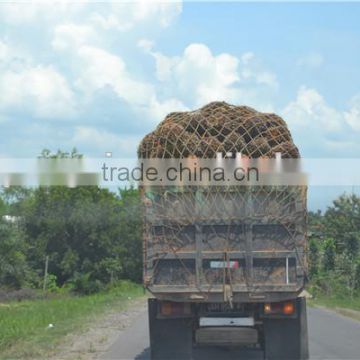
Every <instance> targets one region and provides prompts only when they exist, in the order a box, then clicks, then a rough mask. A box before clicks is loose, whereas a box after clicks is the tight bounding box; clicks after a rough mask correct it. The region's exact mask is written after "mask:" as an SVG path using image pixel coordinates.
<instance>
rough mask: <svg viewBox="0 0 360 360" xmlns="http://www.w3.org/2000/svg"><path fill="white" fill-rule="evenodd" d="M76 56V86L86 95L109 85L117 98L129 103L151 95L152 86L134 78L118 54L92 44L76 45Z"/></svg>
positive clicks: (141, 103) (143, 102) (138, 102)
mask: <svg viewBox="0 0 360 360" xmlns="http://www.w3.org/2000/svg"><path fill="white" fill-rule="evenodd" d="M77 56H78V58H77V59H76V60H77V61H79V68H78V75H79V77H78V80H77V85H78V86H79V87H80V88H81V89H82V91H83V92H85V93H88V94H89V95H90V94H92V93H93V92H94V91H95V90H98V89H102V88H104V87H106V86H109V87H111V88H112V89H113V90H114V92H115V93H116V94H117V95H118V96H119V97H120V98H122V99H124V100H125V101H127V102H129V103H131V104H133V105H138V106H144V105H146V104H148V103H149V101H150V99H151V98H152V96H153V94H154V90H153V88H152V86H151V85H150V84H147V83H145V82H142V81H138V80H136V79H134V78H133V77H132V76H131V75H130V73H129V72H128V71H127V69H126V65H125V62H124V61H123V60H122V58H121V57H119V56H116V55H114V54H111V53H109V52H107V51H105V50H103V49H100V48H96V47H92V46H82V47H80V48H79V50H78V52H77Z"/></svg>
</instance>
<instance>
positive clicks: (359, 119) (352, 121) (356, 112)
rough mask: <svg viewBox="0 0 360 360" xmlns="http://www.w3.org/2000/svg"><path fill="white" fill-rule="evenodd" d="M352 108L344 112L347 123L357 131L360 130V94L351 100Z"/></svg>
mask: <svg viewBox="0 0 360 360" xmlns="http://www.w3.org/2000/svg"><path fill="white" fill-rule="evenodd" d="M350 106H351V107H350V110H349V111H346V112H345V114H344V117H345V121H346V123H347V124H348V125H349V126H351V127H352V129H354V130H356V131H360V94H359V95H356V96H354V97H353V98H352V99H351V100H350Z"/></svg>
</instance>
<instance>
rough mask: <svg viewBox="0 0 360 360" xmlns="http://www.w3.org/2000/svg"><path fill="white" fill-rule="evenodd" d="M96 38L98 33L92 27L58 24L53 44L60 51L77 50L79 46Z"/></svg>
mask: <svg viewBox="0 0 360 360" xmlns="http://www.w3.org/2000/svg"><path fill="white" fill-rule="evenodd" d="M96 40H98V35H97V33H96V32H95V30H94V29H93V28H92V27H90V26H87V25H76V24H72V23H67V24H62V25H58V26H56V28H55V31H54V38H53V40H52V43H51V44H52V47H53V48H54V49H55V50H58V51H61V50H68V49H72V50H74V49H75V50H76V49H77V48H78V47H80V46H82V45H84V44H88V43H89V42H94V41H96Z"/></svg>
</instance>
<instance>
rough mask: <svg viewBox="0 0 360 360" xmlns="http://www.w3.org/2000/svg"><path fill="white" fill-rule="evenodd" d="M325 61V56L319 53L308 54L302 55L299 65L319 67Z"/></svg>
mask: <svg viewBox="0 0 360 360" xmlns="http://www.w3.org/2000/svg"><path fill="white" fill-rule="evenodd" d="M323 63H324V58H323V56H322V55H321V54H319V53H310V54H307V55H306V56H304V57H301V58H300V59H299V60H298V61H297V65H299V66H304V67H308V68H318V67H320V66H321V65H323Z"/></svg>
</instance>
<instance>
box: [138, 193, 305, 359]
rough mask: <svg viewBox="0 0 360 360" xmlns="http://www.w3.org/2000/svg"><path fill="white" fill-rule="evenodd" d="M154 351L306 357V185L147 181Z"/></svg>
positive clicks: (176, 355)
mask: <svg viewBox="0 0 360 360" xmlns="http://www.w3.org/2000/svg"><path fill="white" fill-rule="evenodd" d="M142 196H143V200H144V204H145V230H144V284H145V286H146V287H147V289H149V291H150V292H151V293H152V294H153V295H154V298H152V299H149V324H150V342H151V356H152V358H153V359H191V358H192V349H193V347H194V346H195V347H196V346H206V345H215V346H227V347H249V348H255V349H262V350H263V353H264V356H265V358H266V359H307V358H308V344H307V324H306V303H305V298H303V297H301V296H300V295H301V293H302V291H303V288H304V284H305V280H306V270H307V264H306V245H307V237H306V187H303V186H229V187H225V186H209V187H206V186H198V187H195V186H187V187H160V186H158V187H156V186H153V187H144V188H142Z"/></svg>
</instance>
